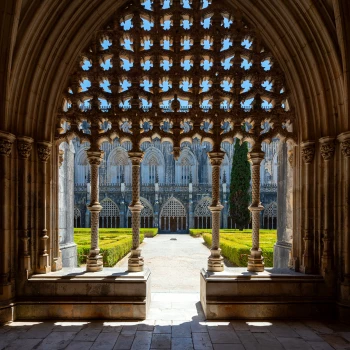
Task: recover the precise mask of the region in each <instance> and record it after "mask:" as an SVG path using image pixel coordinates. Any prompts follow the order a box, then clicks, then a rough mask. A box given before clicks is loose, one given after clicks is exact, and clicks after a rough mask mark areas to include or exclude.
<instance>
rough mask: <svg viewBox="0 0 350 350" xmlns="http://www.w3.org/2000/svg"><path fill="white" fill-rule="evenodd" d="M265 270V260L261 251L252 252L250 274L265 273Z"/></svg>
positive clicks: (249, 266)
mask: <svg viewBox="0 0 350 350" xmlns="http://www.w3.org/2000/svg"><path fill="white" fill-rule="evenodd" d="M264 269H265V264H264V258H263V256H262V251H261V249H258V250H253V249H252V250H251V251H250V255H249V256H248V268H247V270H248V271H250V272H263V271H264Z"/></svg>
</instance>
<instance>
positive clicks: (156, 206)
mask: <svg viewBox="0 0 350 350" xmlns="http://www.w3.org/2000/svg"><path fill="white" fill-rule="evenodd" d="M154 191H155V194H154V196H155V198H154V222H153V226H154V227H159V183H158V182H156V183H155V184H154Z"/></svg>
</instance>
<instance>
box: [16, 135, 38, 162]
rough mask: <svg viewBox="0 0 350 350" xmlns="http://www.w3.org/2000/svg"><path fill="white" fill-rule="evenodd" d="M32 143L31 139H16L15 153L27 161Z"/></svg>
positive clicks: (24, 137) (23, 137)
mask: <svg viewBox="0 0 350 350" xmlns="http://www.w3.org/2000/svg"><path fill="white" fill-rule="evenodd" d="M33 141H34V140H33V139H32V138H31V137H26V136H22V137H17V151H18V154H19V156H20V157H21V158H23V159H28V158H29V157H30V154H31V152H32V143H33Z"/></svg>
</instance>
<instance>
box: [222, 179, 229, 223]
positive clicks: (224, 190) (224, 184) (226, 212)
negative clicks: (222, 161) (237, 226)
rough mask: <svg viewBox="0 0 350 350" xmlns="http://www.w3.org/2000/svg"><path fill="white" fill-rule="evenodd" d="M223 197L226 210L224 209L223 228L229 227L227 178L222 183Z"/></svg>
mask: <svg viewBox="0 0 350 350" xmlns="http://www.w3.org/2000/svg"><path fill="white" fill-rule="evenodd" d="M224 178H226V176H225V175H224ZM222 194H223V196H222V199H223V203H224V211H223V223H222V224H223V228H224V229H227V221H228V203H227V184H226V180H225V182H224V183H223V184H222Z"/></svg>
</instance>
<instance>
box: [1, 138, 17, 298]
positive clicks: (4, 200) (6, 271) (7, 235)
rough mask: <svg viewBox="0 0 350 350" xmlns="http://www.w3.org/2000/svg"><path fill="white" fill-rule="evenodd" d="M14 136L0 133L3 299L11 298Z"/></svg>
mask: <svg viewBox="0 0 350 350" xmlns="http://www.w3.org/2000/svg"><path fill="white" fill-rule="evenodd" d="M14 141H15V135H12V134H10V133H8V132H4V131H0V188H1V191H0V232H1V234H0V290H1V296H2V297H3V298H4V299H10V298H11V297H12V288H11V276H10V269H11V266H10V256H11V230H10V223H11V216H12V214H11V206H10V198H11V194H10V193H11V191H10V190H11V183H10V181H11V172H10V168H11V161H10V155H11V151H12V144H13V142H14Z"/></svg>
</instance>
